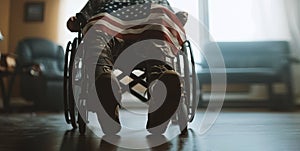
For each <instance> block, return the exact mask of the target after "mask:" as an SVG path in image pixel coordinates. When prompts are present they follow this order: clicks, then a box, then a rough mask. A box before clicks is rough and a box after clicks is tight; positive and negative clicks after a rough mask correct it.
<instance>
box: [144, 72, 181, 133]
mask: <svg viewBox="0 0 300 151" xmlns="http://www.w3.org/2000/svg"><path fill="white" fill-rule="evenodd" d="M158 80H159V81H160V82H156V83H155V84H154V85H153V87H152V89H151V90H150V91H151V92H150V94H151V99H150V102H149V111H148V121H147V125H146V128H147V130H148V132H150V133H152V134H155V135H158V134H162V133H164V132H165V131H166V129H167V126H168V124H169V122H170V120H171V118H172V117H173V116H174V114H175V113H176V110H177V108H178V105H179V102H180V97H181V86H180V79H179V76H178V74H177V73H176V72H174V71H171V70H168V71H165V72H164V73H163V74H162V75H161V76H160V77H159V78H158ZM163 85H164V86H163ZM165 88H166V89H167V92H166V93H167V95H166V97H165V99H164V100H161V99H162V98H164V97H163V96H165V95H163V94H161V93H162V92H163V91H164V90H165Z"/></svg>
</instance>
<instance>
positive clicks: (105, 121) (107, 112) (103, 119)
mask: <svg viewBox="0 0 300 151" xmlns="http://www.w3.org/2000/svg"><path fill="white" fill-rule="evenodd" d="M101 70H102V71H101ZM96 72H98V74H97V75H98V76H97V77H96V79H95V80H96V81H95V85H96V91H97V94H98V97H99V100H100V102H101V105H102V107H103V108H101V109H99V110H98V111H97V116H98V120H99V123H100V125H101V128H102V130H103V132H104V133H105V134H116V133H118V132H119V131H120V129H121V125H120V120H119V113H118V110H119V101H120V100H121V89H120V86H119V83H118V81H117V79H116V77H115V76H114V75H113V74H112V72H111V69H109V67H107V66H98V67H97V69H96Z"/></svg>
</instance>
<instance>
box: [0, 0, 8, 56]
mask: <svg viewBox="0 0 300 151" xmlns="http://www.w3.org/2000/svg"><path fill="white" fill-rule="evenodd" d="M9 2H10V0H1V1H0V18H1V20H0V31H1V33H2V35H3V37H4V40H2V41H0V51H1V52H7V51H8V45H9V43H8V42H9V16H10V15H9V14H10V13H9V11H10V3H9Z"/></svg>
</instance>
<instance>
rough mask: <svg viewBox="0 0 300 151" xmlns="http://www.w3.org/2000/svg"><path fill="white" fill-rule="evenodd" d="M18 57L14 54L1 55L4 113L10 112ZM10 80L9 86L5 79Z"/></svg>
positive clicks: (0, 67)
mask: <svg viewBox="0 0 300 151" xmlns="http://www.w3.org/2000/svg"><path fill="white" fill-rule="evenodd" d="M15 68H16V57H15V56H14V55H12V54H4V53H1V54H0V87H1V93H2V100H3V108H4V111H9V110H10V96H11V92H12V87H13V84H14V80H15V76H16V69H15ZM5 78H8V86H6V85H5V83H4V79H5Z"/></svg>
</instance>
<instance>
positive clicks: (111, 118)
mask: <svg viewBox="0 0 300 151" xmlns="http://www.w3.org/2000/svg"><path fill="white" fill-rule="evenodd" d="M92 30H93V29H92ZM85 38H86V39H85V40H84V42H85V43H84V44H85V57H86V58H85V62H86V64H87V65H92V64H94V65H95V64H96V65H95V67H96V68H95V69H89V70H90V71H89V74H91V75H90V76H95V81H91V82H95V88H96V92H97V95H98V98H99V100H100V103H101V105H100V106H96V107H97V109H94V110H95V111H96V113H97V117H98V120H99V124H100V126H101V128H102V130H103V132H104V133H105V134H116V133H118V132H119V131H120V129H121V125H120V121H119V116H118V107H119V102H118V101H120V99H121V89H120V86H119V83H118V81H117V79H116V77H114V76H113V73H112V69H113V63H112V62H113V58H112V51H114V49H115V47H117V46H118V45H119V44H120V43H119V41H117V39H114V38H112V37H111V36H108V35H107V34H106V33H104V32H101V31H99V30H95V31H94V32H93V33H92V32H89V33H88V35H85ZM95 58H96V59H95ZM92 72H94V73H95V74H94V75H93V74H92ZM95 103H97V102H95Z"/></svg>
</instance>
